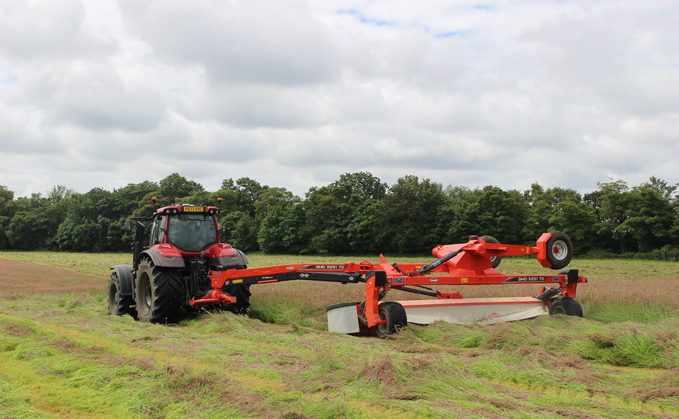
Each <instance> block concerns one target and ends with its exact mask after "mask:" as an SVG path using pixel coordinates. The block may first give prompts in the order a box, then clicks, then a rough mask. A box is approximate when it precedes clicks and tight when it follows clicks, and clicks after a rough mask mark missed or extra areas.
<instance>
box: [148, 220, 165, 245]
mask: <svg viewBox="0 0 679 419" xmlns="http://www.w3.org/2000/svg"><path fill="white" fill-rule="evenodd" d="M164 237H165V216H164V215H161V216H160V217H158V218H156V219H155V221H153V226H152V227H151V243H150V245H151V246H153V245H154V244H159V243H162V242H163V238H164Z"/></svg>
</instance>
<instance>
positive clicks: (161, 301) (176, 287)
mask: <svg viewBox="0 0 679 419" xmlns="http://www.w3.org/2000/svg"><path fill="white" fill-rule="evenodd" d="M183 295H184V287H183V284H182V278H181V276H180V275H179V272H177V271H176V270H174V269H168V268H160V267H157V266H154V265H153V263H152V262H151V261H150V260H148V259H144V260H142V261H141V262H139V268H138V269H137V293H136V304H137V317H138V318H139V321H142V322H147V323H148V322H150V323H174V322H176V321H177V319H178V316H179V308H180V307H181V303H182V300H183V298H182V297H183Z"/></svg>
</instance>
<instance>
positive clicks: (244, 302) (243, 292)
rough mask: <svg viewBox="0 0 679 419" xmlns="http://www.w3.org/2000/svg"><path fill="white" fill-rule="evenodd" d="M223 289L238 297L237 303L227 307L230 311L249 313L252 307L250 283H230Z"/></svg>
mask: <svg viewBox="0 0 679 419" xmlns="http://www.w3.org/2000/svg"><path fill="white" fill-rule="evenodd" d="M222 291H224V292H225V293H227V294H229V295H230V296H232V297H236V304H230V305H228V306H227V307H226V309H227V310H228V311H231V312H233V313H236V314H247V312H248V308H249V307H250V296H251V295H252V293H251V292H250V285H229V286H228V287H224V288H222Z"/></svg>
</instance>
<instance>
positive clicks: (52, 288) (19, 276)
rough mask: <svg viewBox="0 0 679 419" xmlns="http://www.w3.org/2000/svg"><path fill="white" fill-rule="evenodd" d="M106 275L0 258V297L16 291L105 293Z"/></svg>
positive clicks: (30, 293) (28, 293) (23, 292)
mask: <svg viewBox="0 0 679 419" xmlns="http://www.w3.org/2000/svg"><path fill="white" fill-rule="evenodd" d="M107 286H108V277H106V278H101V277H96V276H92V275H85V274H81V273H76V272H73V271H69V270H66V269H62V268H54V267H47V266H41V265H33V264H29V263H24V262H17V261H15V260H9V259H2V258H0V297H3V298H4V297H10V296H13V295H16V294H18V293H22V294H25V295H27V296H30V295H32V294H34V293H50V294H51V293H57V292H81V291H98V292H102V293H105V292H106V287H107Z"/></svg>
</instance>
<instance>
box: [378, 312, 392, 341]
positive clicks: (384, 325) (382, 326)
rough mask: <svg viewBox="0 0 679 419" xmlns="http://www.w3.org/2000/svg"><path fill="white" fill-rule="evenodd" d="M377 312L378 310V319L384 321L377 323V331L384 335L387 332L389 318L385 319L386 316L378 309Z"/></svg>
mask: <svg viewBox="0 0 679 419" xmlns="http://www.w3.org/2000/svg"><path fill="white" fill-rule="evenodd" d="M379 312H380V320H383V321H385V322H386V323H382V324H378V325H377V331H378V332H379V333H380V334H383V335H386V334H387V333H389V320H388V319H387V316H385V315H384V313H383V312H382V310H379Z"/></svg>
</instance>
